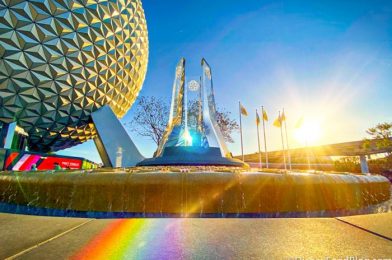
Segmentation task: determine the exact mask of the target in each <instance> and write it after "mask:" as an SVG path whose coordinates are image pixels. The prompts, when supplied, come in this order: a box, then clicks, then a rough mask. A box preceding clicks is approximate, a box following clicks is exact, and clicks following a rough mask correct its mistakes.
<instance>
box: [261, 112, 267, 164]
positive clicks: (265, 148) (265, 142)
mask: <svg viewBox="0 0 392 260" xmlns="http://www.w3.org/2000/svg"><path fill="white" fill-rule="evenodd" d="M261 111H262V114H261V116H262V118H263V134H264V151H265V164H266V166H267V169H268V167H269V164H268V151H267V139H266V137H265V122H264V107H263V106H261Z"/></svg>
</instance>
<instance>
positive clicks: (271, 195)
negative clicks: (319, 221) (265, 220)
mask: <svg viewBox="0 0 392 260" xmlns="http://www.w3.org/2000/svg"><path fill="white" fill-rule="evenodd" d="M389 199H390V183H389V182H388V181H387V180H386V179H385V178H384V177H382V176H367V175H355V174H349V173H323V172H319V173H317V172H315V173H284V172H270V173H267V172H251V171H246V170H240V169H239V168H237V169H235V170H233V169H225V168H220V169H219V168H215V169H209V168H204V169H202V168H201V167H194V168H187V170H184V169H182V168H169V169H167V168H161V169H158V168H156V169H152V168H151V169H148V168H141V167H139V168H130V169H126V170H117V171H114V170H107V171H105V170H100V171H95V172H80V171H74V172H69V171H63V172H61V171H60V172H7V173H2V174H1V176H0V201H1V202H3V203H2V204H0V211H3V212H4V211H5V212H21V213H27V214H43V215H62V216H63V215H67V216H69V215H70V216H94V217H113V216H116V217H121V216H139V217H143V216H144V217H146V216H158V217H165V216H169V217H170V216H183V217H185V216H198V217H211V216H213V217H228V216H237V217H240V216H287V215H288V216H308V215H309V214H311V215H313V216H318V215H320V216H327V215H328V214H332V215H334V214H335V215H345V214H353V212H355V210H360V209H364V208H366V207H369V206H371V205H376V204H378V203H381V202H385V201H388V200H389ZM317 212H318V213H317ZM316 213H317V214H316Z"/></svg>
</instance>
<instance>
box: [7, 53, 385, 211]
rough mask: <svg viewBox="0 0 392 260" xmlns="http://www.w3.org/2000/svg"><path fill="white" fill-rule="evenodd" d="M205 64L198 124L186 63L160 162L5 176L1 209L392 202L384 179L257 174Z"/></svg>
mask: <svg viewBox="0 0 392 260" xmlns="http://www.w3.org/2000/svg"><path fill="white" fill-rule="evenodd" d="M201 64H202V69H203V76H202V77H201V80H200V82H197V81H191V82H189V84H188V85H189V86H188V88H189V89H190V90H191V91H194V92H196V93H197V96H198V103H197V104H198V106H199V107H198V111H199V113H198V116H197V120H196V124H195V125H196V126H193V127H191V125H190V124H189V123H188V118H187V107H186V104H187V102H186V101H187V98H186V97H187V91H188V90H187V88H185V60H184V59H181V61H180V62H179V64H178V66H177V69H176V75H175V81H174V85H173V99H172V105H171V111H170V119H169V123H168V126H167V130H166V132H165V135H164V137H163V141H162V142H161V143H160V144H159V147H158V150H157V152H156V153H155V156H154V158H151V159H145V160H142V161H141V162H139V163H138V165H139V166H136V167H129V168H116V169H113V168H103V169H97V170H92V171H80V170H79V171H71V170H67V171H38V172H37V171H32V172H17V171H15V172H2V173H1V174H0V211H2V212H13V213H25V214H39V215H54V216H79V217H97V218H100V217H172V216H175V217H177V216H181V217H187V216H193V217H265V216H267V217H279V216H290V217H298V216H336V215H347V214H355V213H366V212H372V211H371V210H374V209H372V206H374V205H376V207H377V205H379V204H380V203H383V202H386V201H388V200H389V199H390V195H391V192H390V187H391V186H390V183H389V181H388V180H387V179H386V178H385V177H382V176H373V175H356V174H350V173H328V172H287V171H279V170H270V169H264V170H260V171H255V170H251V169H250V168H249V166H247V165H246V164H245V163H243V162H242V161H239V160H237V159H234V158H232V157H231V154H230V152H229V151H228V149H227V147H226V145H225V143H224V141H223V137H222V133H221V132H220V129H219V126H218V124H217V120H216V115H215V102H214V94H213V86H212V76H211V68H210V67H209V65H208V63H207V62H206V61H205V60H204V59H203V60H202V63H201ZM184 106H185V107H184ZM111 118H112V119H113V120H114V118H115V117H111ZM99 129H103V128H102V127H100V128H99ZM122 140H123V142H125V141H124V140H125V139H122ZM117 143H118V142H117ZM121 145H123V144H121ZM114 148H115V147H114ZM135 149H136V148H133V150H135ZM114 150H115V149H114ZM114 159H115V158H114ZM368 209H370V211H367V210H368ZM387 210H389V209H387Z"/></svg>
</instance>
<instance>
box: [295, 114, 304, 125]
mask: <svg viewBox="0 0 392 260" xmlns="http://www.w3.org/2000/svg"><path fill="white" fill-rule="evenodd" d="M303 124H304V117H303V116H301V117H300V119H298V121H297V123H295V128H301V127H302V125H303Z"/></svg>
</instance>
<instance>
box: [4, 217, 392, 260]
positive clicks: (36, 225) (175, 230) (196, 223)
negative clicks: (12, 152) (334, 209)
mask: <svg viewBox="0 0 392 260" xmlns="http://www.w3.org/2000/svg"><path fill="white" fill-rule="evenodd" d="M391 223H392V213H386V214H376V215H362V216H353V217H343V218H307V219H306V218H297V219H293V218H291V219H285V218H278V219H243V218H242V219H106V220H97V219H77V218H56V217H37V216H25V215H12V214H0V259H3V258H8V257H11V259H12V258H17V259H64V258H74V259H238V258H245V259H249V258H253V259H274V258H286V259H289V258H301V257H302V258H304V259H309V258H316V257H317V258H322V259H325V258H326V257H331V258H333V257H335V258H345V257H351V256H352V257H358V258H359V257H362V258H391V257H392V224H391Z"/></svg>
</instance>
